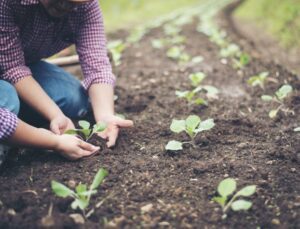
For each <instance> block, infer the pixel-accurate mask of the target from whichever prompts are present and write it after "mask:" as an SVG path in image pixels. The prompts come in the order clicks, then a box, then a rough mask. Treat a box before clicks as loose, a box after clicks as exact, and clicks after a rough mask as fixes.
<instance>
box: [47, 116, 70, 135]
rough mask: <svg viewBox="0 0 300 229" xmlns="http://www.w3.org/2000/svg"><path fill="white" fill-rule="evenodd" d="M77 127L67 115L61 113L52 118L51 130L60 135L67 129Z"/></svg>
mask: <svg viewBox="0 0 300 229" xmlns="http://www.w3.org/2000/svg"><path fill="white" fill-rule="evenodd" d="M70 129H75V126H74V124H73V122H72V121H71V119H69V118H68V117H66V116H65V115H59V116H57V117H55V118H54V119H52V120H51V122H50V130H51V131H52V132H53V133H55V134H58V135H61V134H63V133H64V132H65V131H66V130H70Z"/></svg>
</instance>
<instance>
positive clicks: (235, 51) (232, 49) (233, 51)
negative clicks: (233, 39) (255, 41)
mask: <svg viewBox="0 0 300 229" xmlns="http://www.w3.org/2000/svg"><path fill="white" fill-rule="evenodd" d="M240 52H241V50H240V47H239V46H237V45H236V44H230V45H228V46H227V47H225V48H222V49H221V51H220V56H221V57H223V58H227V57H234V56H238V55H239V54H240Z"/></svg>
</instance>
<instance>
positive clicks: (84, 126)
mask: <svg viewBox="0 0 300 229" xmlns="http://www.w3.org/2000/svg"><path fill="white" fill-rule="evenodd" d="M78 124H79V126H80V127H81V129H74V130H67V131H66V132H65V134H70V135H78V136H80V137H82V138H83V140H85V141H88V140H89V139H90V138H91V137H92V136H93V134H95V133H98V132H102V131H104V130H105V129H106V124H104V123H98V124H95V125H94V126H93V128H92V129H91V124H90V123H89V122H88V121H85V120H81V121H79V122H78Z"/></svg>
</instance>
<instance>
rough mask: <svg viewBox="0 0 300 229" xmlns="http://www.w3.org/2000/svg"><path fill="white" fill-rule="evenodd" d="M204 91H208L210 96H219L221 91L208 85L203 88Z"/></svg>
mask: <svg viewBox="0 0 300 229" xmlns="http://www.w3.org/2000/svg"><path fill="white" fill-rule="evenodd" d="M203 89H204V90H206V92H207V94H208V95H217V94H219V89H218V88H216V87H214V86H210V85H206V86H203Z"/></svg>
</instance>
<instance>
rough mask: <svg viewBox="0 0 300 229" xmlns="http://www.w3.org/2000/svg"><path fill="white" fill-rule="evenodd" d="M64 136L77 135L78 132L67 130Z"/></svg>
mask: <svg viewBox="0 0 300 229" xmlns="http://www.w3.org/2000/svg"><path fill="white" fill-rule="evenodd" d="M65 134H70V135H77V134H78V131H77V130H67V131H66V132H65Z"/></svg>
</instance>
